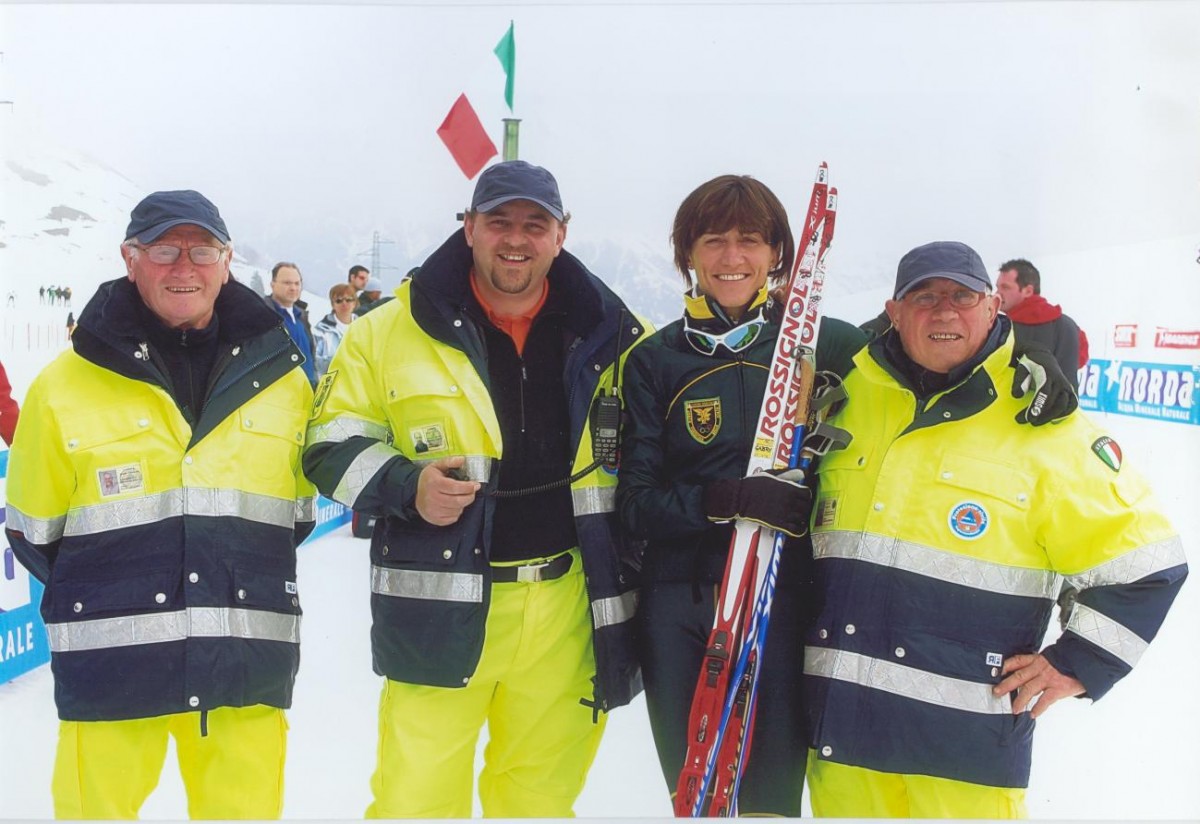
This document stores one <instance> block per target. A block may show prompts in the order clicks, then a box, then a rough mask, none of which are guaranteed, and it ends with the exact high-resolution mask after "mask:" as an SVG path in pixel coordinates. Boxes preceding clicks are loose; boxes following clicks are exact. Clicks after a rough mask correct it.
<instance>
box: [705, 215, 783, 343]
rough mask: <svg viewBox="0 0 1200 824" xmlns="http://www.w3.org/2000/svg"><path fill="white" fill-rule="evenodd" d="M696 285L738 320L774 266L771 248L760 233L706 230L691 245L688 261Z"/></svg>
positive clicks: (775, 260) (774, 256)
mask: <svg viewBox="0 0 1200 824" xmlns="http://www.w3.org/2000/svg"><path fill="white" fill-rule="evenodd" d="M688 262H689V264H690V266H691V269H692V270H694V271H695V273H696V288H697V289H698V290H699V291H700V293H701V294H704V295H707V296H709V297H710V298H712V299H713V300H714V301H716V302H717V303H718V304H719V305H720V306H721V308H722V309H724V310H725V312H726V314H728V315H729V316H730V317H731V318H732V319H734V320H738V319H740V318H741V316H742V314H743V313H744V312H745V311H746V307H747V306H749V305H750V302H751V301H752V300H754V296H755V295H757V294H758V291H759V290H760V289H761V288H762V287H763V286H764V285H765V284H766V282H767V275H768V273H769V272H770V271H771V270H772V269H774V268H775V265H776V263H777V262H778V261H777V257H776V254H775V250H774V249H772V248H771V246H770V244H768V243H767V242H766V240H765V239H764V238H763V236H762V234H761V233H760V232H747V231H743V230H741V229H730V230H729V231H727V232H721V233H716V232H706V233H705V234H702V235H700V237H698V238H697V239H696V242H695V243H693V244H692V249H691V254H690V256H689V260H688Z"/></svg>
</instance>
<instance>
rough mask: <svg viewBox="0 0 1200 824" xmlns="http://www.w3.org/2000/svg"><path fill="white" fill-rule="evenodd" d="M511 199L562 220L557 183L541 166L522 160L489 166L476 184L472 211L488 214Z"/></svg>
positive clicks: (560, 200)
mask: <svg viewBox="0 0 1200 824" xmlns="http://www.w3.org/2000/svg"><path fill="white" fill-rule="evenodd" d="M510 200H529V201H532V202H533V203H536V204H537V205H539V206H541V207H542V208H543V209H545V210H546V211H547V212H549V213H550V216H551V217H553V218H554V219H555V220H559V221H561V220H562V219H563V205H562V196H561V195H560V194H559V193H558V181H556V180H555V179H554V175H552V174H550V173H549V172H548V171H546V170H545V169H543V168H542V167H541V166H534V165H533V164H532V163H526V162H525V161H524V160H506V161H504V162H503V163H497V164H496V165H494V166H491V167H489V168H488V169H487V170H486V171H484V173H483V174H481V175H480V176H479V182H478V183H476V184H475V196H474V197H472V198H471V211H473V212H485V213H486V212H490V211H492V209H495V208H496V207H497V206H501V205H503V204H505V203H508V202H509V201H510Z"/></svg>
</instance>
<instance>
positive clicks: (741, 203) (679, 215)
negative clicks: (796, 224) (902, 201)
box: [671, 175, 796, 284]
mask: <svg viewBox="0 0 1200 824" xmlns="http://www.w3.org/2000/svg"><path fill="white" fill-rule="evenodd" d="M730 229H739V230H741V231H743V232H758V233H759V234H760V235H762V236H763V239H764V240H766V242H767V244H768V245H769V246H771V248H773V249H774V250H775V253H776V255H777V257H778V261H777V262H776V264H775V268H774V269H772V270H771V271H770V272H769V273H768V278H769V279H770V281H771V282H772V283H776V282H778V281H781V280H783V279H784V278H785V277H786V276H787V274H788V272H790V271H791V269H792V260H793V259H794V258H795V256H796V244H795V241H794V240H793V239H792V230H791V227H790V226H789V225H788V216H787V210H786V209H784V208H783V204H782V203H780V202H779V198H777V197H776V196H775V193H774V192H772V191H771V190H770V189H768V188H767V187H766V186H765V185H764V184H762V183H760V182H759V181H757V180H755V179H754V178H752V177H750V176H749V175H721V176H720V177H714V178H713V179H712V180H710V181H708V182H707V183H704V184H701V185H700V187H699V188H697V189H696V190H695V191H694V192H692V193H691V194H690V195H688V196H687V197H685V198H684V199H683V203H681V204H679V211H677V212H676V213H675V225H674V227H673V228H672V229H671V244H672V245H673V246H674V247H675V268H677V269H678V270H679V272H680V274H682V275H683V279H684V281H685V282H686V283H689V284H690V283H691V282H692V278H691V275H689V274H688V269H689V266H688V259H689V258H690V257H691V254H692V246H693V245H695V243H696V241H697V240H699V238H700V236H701V235H704V234H709V233H714V234H723V233H724V232H728V231H729V230H730Z"/></svg>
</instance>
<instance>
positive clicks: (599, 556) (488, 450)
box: [304, 160, 647, 818]
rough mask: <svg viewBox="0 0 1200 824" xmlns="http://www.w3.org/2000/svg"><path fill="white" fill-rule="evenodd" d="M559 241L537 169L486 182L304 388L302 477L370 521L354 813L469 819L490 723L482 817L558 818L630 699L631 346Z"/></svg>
mask: <svg viewBox="0 0 1200 824" xmlns="http://www.w3.org/2000/svg"><path fill="white" fill-rule="evenodd" d="M566 224H567V215H566V213H565V212H564V211H563V206H562V199H561V197H560V195H559V191H558V184H557V183H556V182H555V180H554V177H553V176H552V175H551V174H550V173H549V172H548V171H546V170H545V169H543V168H540V167H538V166H533V165H530V164H529V163H525V162H524V161H519V160H518V161H508V162H504V163H499V164H496V165H495V166H492V167H491V168H489V169H487V170H486V171H484V173H483V174H482V175H481V176H480V178H479V181H478V184H477V186H476V189H475V194H474V197H473V199H472V202H471V206H470V209H469V210H468V211H467V214H466V219H465V221H464V225H463V229H461V230H459V231H456V232H455V233H454V234H453V235H451V236H450V238H449V239H447V240H446V242H445V243H444V244H443V245H442V246H441V248H440V249H438V250H437V251H435V252H434V253H433V254H432V255H431V256H430V257H429V259H428V260H426V261H425V262H424V263H423V264H422V265H421V268H420V271H419V272H418V273H417V274H416V275H415V276H414V277H412V278H411V279H410V280H407V281H405V283H404V284H402V285H401V286H400V287H399V288H398V289H397V290H396V299H395V300H393V301H391V302H389V303H387V304H384V305H383V306H380V307H378V308H376V309H374V310H372V311H371V312H370V313H369V314H367V315H364V316H363V317H362V318H360V319H359V320H357V321H355V322H354V323H353V324H352V325H351V327H350V331H349V332H348V333H347V334H346V338H345V340H344V341H343V342H342V345H341V346H340V347H339V348H338V351H337V354H336V355H335V356H334V359H333V362H332V363H331V364H330V367H329V372H328V373H327V374H326V376H325V378H324V379H323V380H322V382H321V384H320V385H319V386H318V389H317V400H316V408H315V412H314V420H313V423H312V426H310V428H309V430H308V442H307V445H306V447H305V453H304V465H305V469H306V471H307V472H308V474H309V476H310V477H311V478H312V479H313V481H314V482H315V483H316V484H317V486H318V487H319V488H320V489H321V490H322V491H323V492H325V493H326V494H327V495H330V496H331V497H333V498H334V499H335V500H338V501H341V502H342V503H344V504H346V505H347V506H351V507H353V508H354V509H355V510H356V511H358V512H360V513H365V514H368V515H373V516H377V517H378V518H379V520H378V521H377V523H376V525H375V531H374V535H373V537H372V539H371V550H370V552H371V612H372V618H373V625H372V628H371V643H372V651H373V654H374V664H375V671H376V672H377V673H379V674H380V675H383V676H386V681H385V682H384V687H383V697H382V699H381V701H380V706H379V751H378V753H379V754H378V765H377V768H376V771H375V775H374V777H373V778H372V781H371V789H372V792H373V796H374V800H373V803H372V804H371V807H370V808H369V809H368V810H367V815H368V816H369V817H377V818H399V817H424V818H430V817H435V816H439V817H442V816H444V817H457V818H468V817H470V815H471V811H472V786H471V785H472V774H473V768H474V762H475V742H476V740H477V739H478V737H479V732H480V729H481V728H482V727H483V725H484V724H485V723H486V724H487V725H488V736H489V741H488V746H487V750H486V751H485V756H484V760H485V766H484V769H483V773H482V775H481V776H480V779H479V796H480V801H481V803H482V806H483V812H484V814H485V815H487V816H490V817H502V818H520V817H531V816H536V817H547V816H549V817H569V816H571V815H572V806H573V804H574V802H575V799H576V797H577V796H578V795H579V793H580V791H581V790H582V788H583V783H584V779H585V777H586V776H587V771H588V768H589V767H590V766H591V763H592V760H593V758H594V756H595V754H596V748H597V746H598V745H599V742H600V735H601V733H602V731H603V728H604V721H605V718H606V714H607V712H608V711H609V710H611V709H613V708H615V707H619V706H622V705H623V704H627V703H628V702H629V701H630V700H631V699H632V698H633V696H634V695H636V694H637V692H638V691H639V690H640V689H641V676H640V672H639V670H638V666H637V662H636V658H635V656H634V649H633V621H632V618H633V614H634V607H635V605H636V600H635V593H636V591H635V585H636V582H635V580H634V577H633V569H632V566H633V562H634V558H633V556H632V554H631V553H629V552H628V551H627V550H628V548H627V547H626V546H625V545H624V544H623V542H622V540H621V537H620V535H619V533H618V530H617V523H616V516H615V512H614V501H615V493H616V474H615V471H614V466H613V464H614V463H615V458H616V456H615V451H614V450H615V437H616V426H617V420H616V417H615V415H614V414H613V413H614V410H613V409H612V408H611V401H612V395H611V392H612V389H613V387H614V386H615V385H616V382H617V373H618V370H619V366H620V361H621V359H620V358H619V355H620V353H622V352H623V351H624V350H625V349H627V348H629V347H630V346H632V345H633V344H635V343H636V342H638V341H640V340H642V339H644V338H645V336H646V332H647V330H646V328H645V327H644V325H642V324H641V323H640V322H639V321H637V319H636V318H635V317H634V316H633V315H632V314H631V313H630V312H629V310H628V309H626V308H625V306H624V304H623V303H622V302H621V300H620V299H619V298H618V297H617V296H616V295H615V294H613V292H612V291H610V290H609V289H608V287H607V286H605V285H604V283H603V282H602V281H600V280H599V279H598V278H597V277H596V276H595V275H593V274H592V273H591V272H589V271H588V270H587V269H586V268H585V267H584V266H583V264H582V263H580V262H579V261H578V260H577V259H576V258H575V257H574V256H572V255H571V254H570V253H569V252H566V251H564V250H563V248H562V246H563V240H564V238H565V237H566V232H567V226H566ZM593 435H595V436H596V439H594V438H593Z"/></svg>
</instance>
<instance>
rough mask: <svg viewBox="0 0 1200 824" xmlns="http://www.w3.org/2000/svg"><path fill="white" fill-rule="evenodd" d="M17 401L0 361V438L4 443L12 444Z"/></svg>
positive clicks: (15, 426) (15, 425)
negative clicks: (14, 398)
mask: <svg viewBox="0 0 1200 824" xmlns="http://www.w3.org/2000/svg"><path fill="white" fill-rule="evenodd" d="M19 412H20V410H19V409H17V402H16V401H14V400H13V396H12V386H11V385H10V384H9V382H8V374H7V373H6V372H5V371H4V364H2V363H0V438H4V442H5V443H6V444H9V445H10V446H11V445H12V440H13V432H15V431H16V429H17V414H18V413H19Z"/></svg>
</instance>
